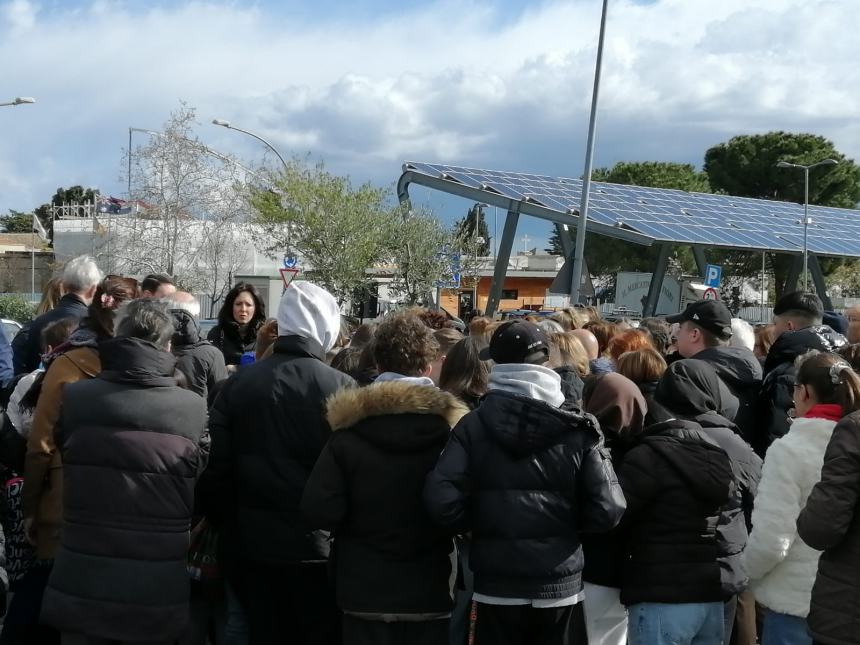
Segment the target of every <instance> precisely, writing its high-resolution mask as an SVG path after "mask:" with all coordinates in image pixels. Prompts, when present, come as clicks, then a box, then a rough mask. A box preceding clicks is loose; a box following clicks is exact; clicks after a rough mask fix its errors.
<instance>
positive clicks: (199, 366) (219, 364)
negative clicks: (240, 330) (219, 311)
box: [170, 309, 228, 401]
mask: <svg viewBox="0 0 860 645" xmlns="http://www.w3.org/2000/svg"><path fill="white" fill-rule="evenodd" d="M170 313H171V314H172V315H173V325H174V327H175V328H176V333H175V334H173V341H172V344H171V350H170V351H172V352H173V355H174V356H175V357H176V369H178V370H179V371H181V372H182V373H183V374H185V378H186V379H188V389H189V390H191V391H192V392H195V393H197V394H199V395H200V396H202V397H203V398H204V399H205V400H207V401H208V400H209V391H210V390H211V389H212V388H214V387H215V384H216V383H218V382H219V381H223V380H224V379H226V378H227V376H228V374H227V366H226V365H225V363H224V354H222V353H221V351H220V350H219V349H218V348H217V347H215V346H214V345H213V344H212V343H210V342H209V341H206V340H200V325H199V324H198V323H197V320H196V319H195V318H194V316H192V315H191V314H190V313H188V312H187V311H184V310H182V309H171V311H170Z"/></svg>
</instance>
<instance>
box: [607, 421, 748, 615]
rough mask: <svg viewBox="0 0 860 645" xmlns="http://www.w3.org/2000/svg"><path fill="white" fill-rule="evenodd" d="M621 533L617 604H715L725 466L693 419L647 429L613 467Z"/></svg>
mask: <svg viewBox="0 0 860 645" xmlns="http://www.w3.org/2000/svg"><path fill="white" fill-rule="evenodd" d="M618 477H619V480H620V482H621V487H622V488H623V489H624V496H625V497H626V498H627V512H626V513H625V515H624V521H623V525H624V527H625V529H626V530H627V532H628V552H627V563H626V566H625V571H624V584H623V586H622V588H621V601H622V602H623V603H624V604H625V605H633V604H637V603H642V602H660V603H696V602H719V601H721V600H723V598H724V593H723V589H722V584H721V580H720V564H719V561H718V560H719V546H718V543H717V523H718V521H719V515H720V508H722V507H723V506H724V505H725V504H726V503H727V501H728V499H729V496H730V494H731V486H732V466H731V461H730V460H729V457H728V456H727V455H726V453H725V451H723V450H722V448H720V447H719V446H717V445H716V444H715V443H714V442H713V440H712V439H710V438H709V437H708V436H707V435H706V434H705V432H704V431H703V430H702V428H701V427H700V426H699V424H698V423H695V422H693V421H680V420H670V421H665V422H663V423H659V424H656V425H654V426H651V427H650V428H647V429H646V430H645V432H644V433H643V434H642V435H640V436H639V438H638V441H637V443H636V445H635V446H634V447H633V448H631V449H630V450H629V451H628V452H627V454H626V455H625V456H624V458H623V461H622V462H621V467H620V468H619V470H618Z"/></svg>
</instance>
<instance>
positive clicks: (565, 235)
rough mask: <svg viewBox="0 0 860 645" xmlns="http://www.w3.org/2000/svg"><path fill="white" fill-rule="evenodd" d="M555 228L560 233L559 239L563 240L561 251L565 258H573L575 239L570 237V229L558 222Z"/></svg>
mask: <svg viewBox="0 0 860 645" xmlns="http://www.w3.org/2000/svg"><path fill="white" fill-rule="evenodd" d="M555 230H556V232H557V233H558V239H559V240H561V252H562V253H563V254H564V259H565V260H567V259H571V260H572V259H573V240H572V239H571V238H570V231H569V230H568V229H567V227H566V225H565V224H556V225H555Z"/></svg>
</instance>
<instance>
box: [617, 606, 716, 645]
mask: <svg viewBox="0 0 860 645" xmlns="http://www.w3.org/2000/svg"><path fill="white" fill-rule="evenodd" d="M627 613H628V615H629V626H628V631H627V637H628V638H629V639H630V640H629V643H630V645H722V642H723V632H724V627H723V603H721V602H702V603H688V604H677V605H674V604H668V603H659V602H643V603H639V604H637V605H630V606H629V607H628V608H627Z"/></svg>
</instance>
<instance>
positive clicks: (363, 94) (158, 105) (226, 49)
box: [0, 0, 860, 211]
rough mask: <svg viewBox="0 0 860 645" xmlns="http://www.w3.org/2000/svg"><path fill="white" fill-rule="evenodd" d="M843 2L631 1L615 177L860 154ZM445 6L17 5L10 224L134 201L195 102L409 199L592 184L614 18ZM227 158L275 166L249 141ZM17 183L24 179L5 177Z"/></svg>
mask: <svg viewBox="0 0 860 645" xmlns="http://www.w3.org/2000/svg"><path fill="white" fill-rule="evenodd" d="M853 5H854V3H850V2H835V1H833V0H781V1H779V2H777V1H776V0H721V1H720V2H713V1H712V0H658V1H657V2H655V3H654V4H648V5H641V4H636V3H634V2H632V0H616V1H615V2H613V3H611V10H610V16H609V23H608V30H607V47H606V57H605V61H604V78H603V84H602V95H601V116H600V122H599V131H598V148H597V162H598V163H599V164H603V165H605V164H611V163H613V162H614V161H616V160H620V159H646V158H653V159H666V160H679V161H692V162H696V163H698V162H700V161H701V159H702V156H703V154H704V151H705V149H706V148H707V147H708V146H709V145H712V144H714V143H717V142H719V141H721V140H724V139H726V138H728V137H729V136H732V135H734V134H739V133H746V132H760V131H766V130H771V129H789V130H802V131H813V132H816V133H820V134H823V135H825V136H828V137H830V138H832V139H834V141H835V143H836V144H837V146H838V147H839V148H840V149H841V150H842V151H844V152H845V153H847V154H849V155H853V156H855V157H856V156H860V127H858V126H857V125H855V117H856V114H857V112H858V111H860V93H858V91H857V88H858V87H860V70H858V68H857V66H856V60H857V58H858V53H860V46H858V45H857V42H858V41H857V39H856V37H855V35H856V34H857V33H860V12H857V11H855V10H854V6H853ZM505 6H506V5H505V4H504V3H502V2H501V0H498V3H497V4H494V3H491V2H479V1H477V0H472V1H469V0H465V1H462V2H456V1H455V0H443V1H441V2H434V3H428V4H425V5H423V6H422V7H421V8H419V9H415V10H411V11H401V12H398V13H397V14H392V15H390V16H388V17H385V18H382V19H377V20H370V19H366V20H360V21H358V22H356V21H353V22H352V23H345V22H343V21H340V20H339V19H338V18H337V17H331V18H326V19H320V20H319V21H311V20H309V19H301V20H299V19H296V18H291V17H290V16H289V15H284V13H283V12H279V11H277V10H274V9H267V8H265V7H263V6H262V5H254V6H253V7H250V8H246V7H244V6H242V5H241V4H237V3H235V2H233V3H226V2H225V3H223V4H214V3H207V2H189V3H184V4H181V5H176V6H174V5H172V4H169V3H165V4H163V5H160V6H158V7H156V8H151V9H139V10H135V9H131V8H129V7H128V5H125V4H121V3H112V2H98V3H95V4H92V5H89V6H86V7H84V8H81V9H64V8H62V5H61V6H60V8H56V5H53V7H54V8H51V9H48V8H47V5H45V7H43V8H42V9H41V10H40V9H39V7H38V6H37V5H35V4H33V3H31V2H27V1H26V0H13V1H12V2H6V3H5V4H0V9H2V13H1V14H0V15H2V19H0V60H3V61H4V70H3V82H2V85H0V92H3V93H4V94H8V95H9V96H10V97H11V96H15V95H20V94H25V95H33V96H36V97H37V98H38V100H39V103H38V104H37V105H34V106H22V107H18V108H0V173H2V174H3V175H4V176H3V177H0V211H2V210H5V208H9V207H11V208H30V207H32V206H34V205H36V204H38V203H40V202H41V201H43V200H45V199H46V198H47V197H49V196H50V194H52V193H53V191H54V190H55V189H56V187H57V186H59V185H68V184H71V183H86V184H90V185H98V186H101V187H102V189H103V190H105V191H113V192H120V191H122V182H121V181H118V177H119V175H120V172H121V169H120V167H119V166H120V154H121V152H120V148H121V147H122V146H124V145H125V143H126V136H127V128H128V126H130V125H133V126H139V127H150V128H151V127H158V125H159V124H160V123H162V122H163V121H164V120H165V119H166V117H167V115H168V113H169V111H170V110H171V109H173V108H175V107H176V105H177V101H178V100H179V99H185V100H186V101H188V103H189V104H190V105H193V106H196V107H197V108H198V110H199V115H200V119H201V122H202V123H204V124H208V121H209V120H210V119H211V118H212V117H215V116H218V117H223V118H227V119H229V120H231V121H233V122H234V123H235V124H236V125H238V126H240V127H244V128H247V129H250V130H253V131H256V132H259V133H260V134H261V135H263V136H265V137H267V138H270V139H271V140H272V141H273V142H274V143H276V144H277V145H278V147H279V148H281V149H282V150H283V151H284V152H285V153H288V152H294V153H298V154H302V153H304V152H306V151H310V152H311V153H312V154H313V155H315V156H318V157H322V158H324V159H326V160H327V161H328V164H329V166H330V167H332V168H333V169H335V170H339V171H344V172H349V173H350V174H352V175H353V176H354V177H355V178H356V179H358V180H364V179H373V180H375V181H384V182H393V181H394V180H395V179H396V177H397V173H398V170H399V167H400V162H402V161H403V160H405V159H407V158H409V159H428V160H440V161H450V162H456V163H464V164H472V165H485V166H487V167H495V168H500V169H516V170H523V171H535V172H553V173H558V174H577V173H578V172H579V171H580V169H581V164H582V158H583V145H584V137H585V130H586V126H587V118H588V109H589V103H590V95H591V84H592V74H593V71H594V55H595V49H596V32H597V26H598V21H599V2H597V1H596V0H587V1H586V0H575V1H567V2H544V3H536V4H535V5H534V6H532V7H531V8H529V9H528V10H526V11H525V12H524V13H522V14H521V15H519V16H517V17H513V18H512V17H511V16H509V15H506V13H505V11H504V7H505ZM200 135H201V136H202V137H203V138H205V139H206V140H207V141H208V142H209V143H211V145H213V146H214V147H215V148H218V149H222V150H229V151H237V152H240V153H241V154H243V155H244V156H246V157H248V158H257V159H259V157H260V156H261V155H262V154H263V151H262V149H261V148H260V147H258V146H257V144H256V143H255V142H254V141H253V140H250V139H247V138H245V137H242V136H241V135H239V134H237V133H234V132H227V131H226V130H220V129H216V128H214V127H209V126H208V125H203V126H201V129H200ZM4 170H5V172H4Z"/></svg>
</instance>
